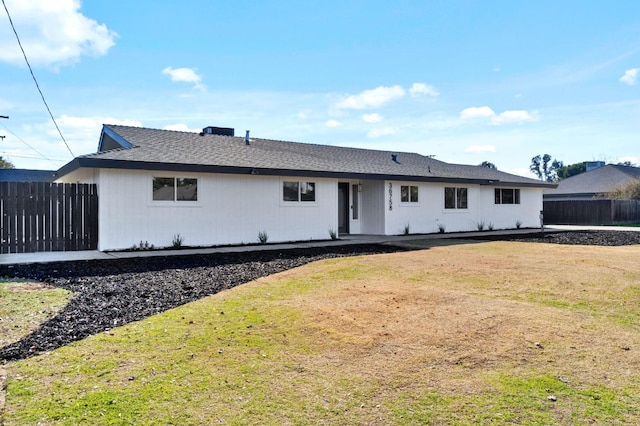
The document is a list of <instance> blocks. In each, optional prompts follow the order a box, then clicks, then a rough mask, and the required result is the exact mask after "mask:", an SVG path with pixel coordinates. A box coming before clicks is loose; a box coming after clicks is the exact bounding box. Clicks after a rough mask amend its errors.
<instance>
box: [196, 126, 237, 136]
mask: <svg viewBox="0 0 640 426" xmlns="http://www.w3.org/2000/svg"><path fill="white" fill-rule="evenodd" d="M202 134H203V135H220V136H234V134H235V129H234V128H233V127H215V126H207V127H205V128H204V129H202Z"/></svg>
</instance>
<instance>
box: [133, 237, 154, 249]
mask: <svg viewBox="0 0 640 426" xmlns="http://www.w3.org/2000/svg"><path fill="white" fill-rule="evenodd" d="M153 249H154V247H153V244H149V241H142V240H140V243H139V244H134V245H133V246H131V250H133V251H140V250H153Z"/></svg>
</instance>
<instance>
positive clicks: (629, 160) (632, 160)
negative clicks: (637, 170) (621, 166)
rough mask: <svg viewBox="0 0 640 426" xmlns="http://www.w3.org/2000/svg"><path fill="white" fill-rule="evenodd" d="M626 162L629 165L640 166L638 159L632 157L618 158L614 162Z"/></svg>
mask: <svg viewBox="0 0 640 426" xmlns="http://www.w3.org/2000/svg"><path fill="white" fill-rule="evenodd" d="M627 161H628V162H630V163H631V164H640V158H638V157H634V156H624V157H619V158H618V159H617V161H616V162H618V163H624V162H627Z"/></svg>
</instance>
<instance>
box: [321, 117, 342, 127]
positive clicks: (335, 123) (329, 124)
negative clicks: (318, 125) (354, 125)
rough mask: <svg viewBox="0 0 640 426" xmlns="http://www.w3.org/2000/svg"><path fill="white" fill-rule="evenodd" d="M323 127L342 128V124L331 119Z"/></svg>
mask: <svg viewBox="0 0 640 426" xmlns="http://www.w3.org/2000/svg"><path fill="white" fill-rule="evenodd" d="M324 125H325V126H327V127H331V128H334V127H340V126H342V123H340V122H339V121H338V120H333V119H332V120H328V121H327V122H326V123H324Z"/></svg>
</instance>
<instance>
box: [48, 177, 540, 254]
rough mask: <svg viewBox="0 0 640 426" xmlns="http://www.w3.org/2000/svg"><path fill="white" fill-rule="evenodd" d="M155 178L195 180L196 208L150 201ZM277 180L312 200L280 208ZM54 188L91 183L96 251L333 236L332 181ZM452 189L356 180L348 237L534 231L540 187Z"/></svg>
mask: <svg viewBox="0 0 640 426" xmlns="http://www.w3.org/2000/svg"><path fill="white" fill-rule="evenodd" d="M154 176H158V177H173V176H177V177H185V178H197V179H198V201H197V202H154V201H153V200H152V182H153V177H154ZM283 180H291V181H295V180H297V181H303V182H304V181H309V182H316V184H317V186H316V201H315V202H314V203H286V202H283V201H282V181H283ZM59 182H72V183H73V182H82V183H97V184H98V194H99V215H100V217H99V241H98V245H99V249H100V250H118V249H127V248H131V247H132V246H133V245H134V244H139V243H140V241H142V242H148V243H149V244H153V245H154V246H156V247H166V246H170V245H171V242H172V239H173V236H174V235H175V234H180V235H181V236H182V237H183V239H184V241H183V243H184V244H185V245H188V246H211V245H225V244H242V243H255V242H257V239H258V233H259V232H261V231H265V232H266V233H267V234H268V236H269V242H278V241H300V240H322V239H327V238H329V230H330V229H334V230H337V229H338V181H337V180H335V179H317V178H280V177H276V176H249V175H247V176H241V175H225V174H193V173H192V174H189V173H178V174H176V173H175V172H149V171H130V170H129V171H127V170H115V169H100V170H94V169H80V170H77V171H76V172H74V173H71V174H69V175H66V176H64V177H63V178H62V179H60V180H59ZM354 183H357V181H351V182H350V185H353V184H354ZM389 184H391V189H392V190H391V210H390V209H389ZM401 185H417V186H418V191H419V192H418V199H419V201H418V203H406V202H405V203H403V202H401V201H400V187H401ZM456 185H457V186H458V187H465V188H468V208H467V209H445V208H444V188H445V186H456ZM456 185H453V184H441V183H425V182H400V181H392V182H390V181H366V180H365V181H362V192H360V193H359V194H358V195H359V201H360V202H359V205H360V212H359V213H360V214H359V220H357V221H354V220H353V216H352V215H353V211H351V212H350V213H351V214H350V221H351V222H350V224H351V229H350V232H351V233H353V234H357V233H363V234H376V235H383V234H384V235H396V234H402V233H403V231H404V228H405V226H407V225H408V226H409V231H410V233H412V234H423V233H424V234H428V233H436V232H438V231H439V228H438V226H439V225H440V224H441V225H443V226H444V227H445V229H446V232H460V231H475V230H477V227H478V223H479V222H480V221H483V222H484V223H485V227H487V226H488V225H489V224H492V225H493V228H494V229H512V228H515V227H516V222H517V221H520V222H521V226H522V227H523V228H534V227H538V226H539V225H540V221H539V212H540V210H542V189H540V188H521V189H520V204H511V205H507V204H502V205H501V204H498V205H496V204H495V203H494V189H495V188H494V187H492V186H479V185H463V184H456ZM351 189H352V188H351ZM351 195H352V196H353V193H351ZM350 201H351V204H352V205H353V200H352V199H351V200H350ZM485 229H486V228H485Z"/></svg>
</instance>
